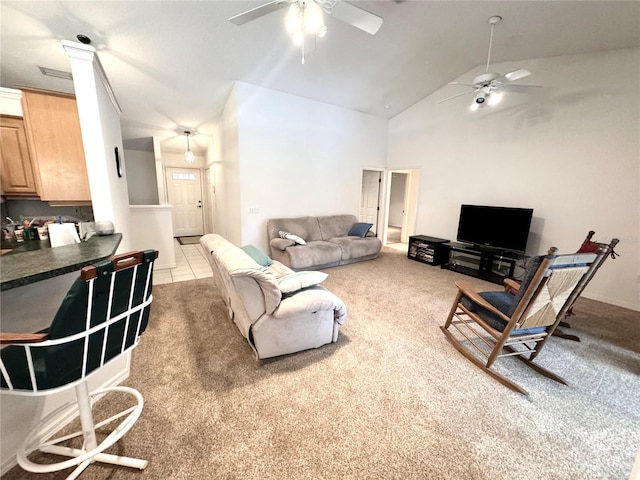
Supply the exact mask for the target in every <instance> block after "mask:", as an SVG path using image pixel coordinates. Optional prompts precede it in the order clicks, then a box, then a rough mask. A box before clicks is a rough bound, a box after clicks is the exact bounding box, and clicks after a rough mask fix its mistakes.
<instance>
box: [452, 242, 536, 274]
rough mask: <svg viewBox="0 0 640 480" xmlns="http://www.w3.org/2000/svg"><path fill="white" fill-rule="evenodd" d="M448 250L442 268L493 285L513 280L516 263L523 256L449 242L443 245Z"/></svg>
mask: <svg viewBox="0 0 640 480" xmlns="http://www.w3.org/2000/svg"><path fill="white" fill-rule="evenodd" d="M444 246H445V247H447V248H448V250H449V255H448V257H449V259H448V261H447V262H446V263H444V264H443V265H442V268H446V269H447V270H453V271H454V272H459V273H464V274H465V275H470V276H472V277H478V278H481V279H483V280H487V281H489V282H493V283H500V284H501V283H502V282H503V280H504V279H505V278H513V274H514V271H515V268H516V262H518V261H519V260H522V259H524V256H522V255H520V254H518V253H515V252H509V251H500V250H496V249H489V248H483V247H480V246H475V245H470V244H465V243H457V242H450V243H447V244H445V245H444Z"/></svg>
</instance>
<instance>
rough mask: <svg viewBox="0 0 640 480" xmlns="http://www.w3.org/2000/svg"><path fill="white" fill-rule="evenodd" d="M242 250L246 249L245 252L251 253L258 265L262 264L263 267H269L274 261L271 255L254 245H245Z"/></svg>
mask: <svg viewBox="0 0 640 480" xmlns="http://www.w3.org/2000/svg"><path fill="white" fill-rule="evenodd" d="M242 250H244V251H245V253H246V254H247V255H249V256H250V257H251V258H253V260H254V261H255V262H256V263H257V264H258V265H262V266H263V267H268V266H269V265H271V264H272V263H273V260H271V258H270V257H269V255H267V254H266V253H264V252H263V251H262V250H260V249H258V248H256V247H254V246H253V245H245V246H244V247H242Z"/></svg>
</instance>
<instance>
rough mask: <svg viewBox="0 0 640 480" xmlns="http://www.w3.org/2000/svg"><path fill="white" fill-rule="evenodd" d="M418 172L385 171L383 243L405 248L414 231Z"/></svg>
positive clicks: (401, 248) (415, 170)
mask: <svg viewBox="0 0 640 480" xmlns="http://www.w3.org/2000/svg"><path fill="white" fill-rule="evenodd" d="M419 173H420V172H419V170H417V169H408V170H391V171H389V172H387V177H386V184H387V190H386V195H385V218H384V222H385V223H384V225H385V229H384V230H385V234H384V239H383V245H389V246H392V247H393V248H397V249H400V250H406V248H407V244H408V242H409V236H410V235H413V234H414V233H415V228H416V215H417V205H418V185H419V182H418V180H419Z"/></svg>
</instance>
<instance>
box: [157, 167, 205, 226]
mask: <svg viewBox="0 0 640 480" xmlns="http://www.w3.org/2000/svg"><path fill="white" fill-rule="evenodd" d="M165 177H166V179H167V199H168V201H169V203H170V204H171V205H173V236H174V237H188V236H196V235H203V234H204V221H203V216H202V183H201V181H200V170H198V169H196V168H167V169H166V173H165Z"/></svg>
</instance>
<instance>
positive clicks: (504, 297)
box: [460, 291, 544, 335]
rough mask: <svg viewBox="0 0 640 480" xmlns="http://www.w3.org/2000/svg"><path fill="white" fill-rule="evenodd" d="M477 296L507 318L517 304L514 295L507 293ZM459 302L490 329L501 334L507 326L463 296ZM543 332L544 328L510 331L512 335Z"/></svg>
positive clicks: (487, 293) (500, 319) (485, 293)
mask: <svg viewBox="0 0 640 480" xmlns="http://www.w3.org/2000/svg"><path fill="white" fill-rule="evenodd" d="M479 295H480V296H481V297H482V298H484V299H485V300H486V301H487V302H489V303H490V304H491V305H493V306H494V307H496V308H497V309H498V310H500V311H501V312H502V313H504V314H505V315H507V316H510V315H511V313H513V309H514V305H516V304H517V302H516V301H515V300H516V297H515V295H512V294H511V293H509V292H502V291H500V292H481V293H479ZM460 302H461V303H462V304H463V305H464V306H465V307H466V308H467V309H468V310H469V311H470V312H474V313H476V314H478V315H479V316H480V318H482V319H483V320H484V321H485V322H487V323H488V324H489V325H490V326H491V328H493V329H495V330H497V331H499V332H502V331H504V327H505V326H506V325H507V322H505V321H504V320H503V319H502V318H500V317H498V316H497V315H496V314H495V313H493V312H491V311H490V310H487V309H486V308H484V307H481V306H480V305H477V304H476V303H474V302H473V301H471V300H470V299H469V298H468V297H466V296H463V297H462V299H461V300H460ZM543 331H544V327H536V328H523V329H519V330H516V329H514V330H513V331H512V333H511V334H512V335H530V334H535V333H541V332H543Z"/></svg>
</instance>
